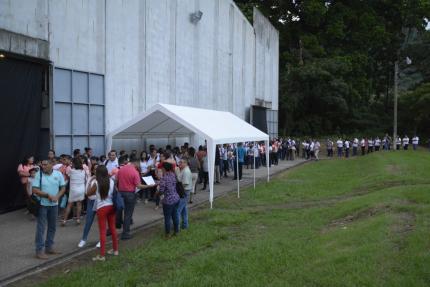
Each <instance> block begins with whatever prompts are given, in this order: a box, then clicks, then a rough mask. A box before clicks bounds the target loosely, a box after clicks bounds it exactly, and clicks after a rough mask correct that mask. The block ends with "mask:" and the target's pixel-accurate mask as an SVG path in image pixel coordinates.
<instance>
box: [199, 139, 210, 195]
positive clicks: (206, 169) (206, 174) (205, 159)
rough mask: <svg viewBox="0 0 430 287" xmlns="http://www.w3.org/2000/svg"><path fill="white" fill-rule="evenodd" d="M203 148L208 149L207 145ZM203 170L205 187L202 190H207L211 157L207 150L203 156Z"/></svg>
mask: <svg viewBox="0 0 430 287" xmlns="http://www.w3.org/2000/svg"><path fill="white" fill-rule="evenodd" d="M203 150H204V151H207V149H206V147H204V148H203ZM201 170H202V175H203V188H202V189H201V190H206V186H207V185H208V184H209V159H208V155H207V152H206V153H205V154H204V155H203V157H202V161H201Z"/></svg>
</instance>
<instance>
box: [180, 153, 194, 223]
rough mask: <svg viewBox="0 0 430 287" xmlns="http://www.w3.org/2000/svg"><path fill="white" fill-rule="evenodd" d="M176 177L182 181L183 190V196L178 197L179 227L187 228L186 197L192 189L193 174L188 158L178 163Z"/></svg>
mask: <svg viewBox="0 0 430 287" xmlns="http://www.w3.org/2000/svg"><path fill="white" fill-rule="evenodd" d="M177 179H178V181H179V182H181V183H182V185H183V187H184V190H185V197H184V198H179V204H178V218H179V219H180V220H181V229H187V228H188V208H187V202H188V198H189V197H190V194H191V192H192V189H193V175H192V173H191V170H190V168H189V165H188V158H182V159H181V162H180V164H179V171H178V174H177Z"/></svg>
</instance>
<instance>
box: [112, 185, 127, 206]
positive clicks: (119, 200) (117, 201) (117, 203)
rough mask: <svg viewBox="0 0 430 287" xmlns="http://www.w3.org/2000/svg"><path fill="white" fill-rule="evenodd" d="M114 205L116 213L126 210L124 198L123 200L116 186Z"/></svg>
mask: <svg viewBox="0 0 430 287" xmlns="http://www.w3.org/2000/svg"><path fill="white" fill-rule="evenodd" d="M112 203H113V207H114V208H115V210H116V211H120V210H123V209H124V198H122V196H121V194H119V192H118V190H117V189H116V187H115V186H114V188H113V193H112Z"/></svg>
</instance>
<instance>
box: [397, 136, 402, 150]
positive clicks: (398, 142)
mask: <svg viewBox="0 0 430 287" xmlns="http://www.w3.org/2000/svg"><path fill="white" fill-rule="evenodd" d="M401 144H402V139H401V138H400V136H397V139H396V150H400V145H401Z"/></svg>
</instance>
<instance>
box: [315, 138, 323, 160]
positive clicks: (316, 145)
mask: <svg viewBox="0 0 430 287" xmlns="http://www.w3.org/2000/svg"><path fill="white" fill-rule="evenodd" d="M320 147H321V144H320V142H319V141H318V140H316V141H315V145H314V154H315V160H316V161H319V159H320V158H319V157H318V155H319V153H320Z"/></svg>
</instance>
